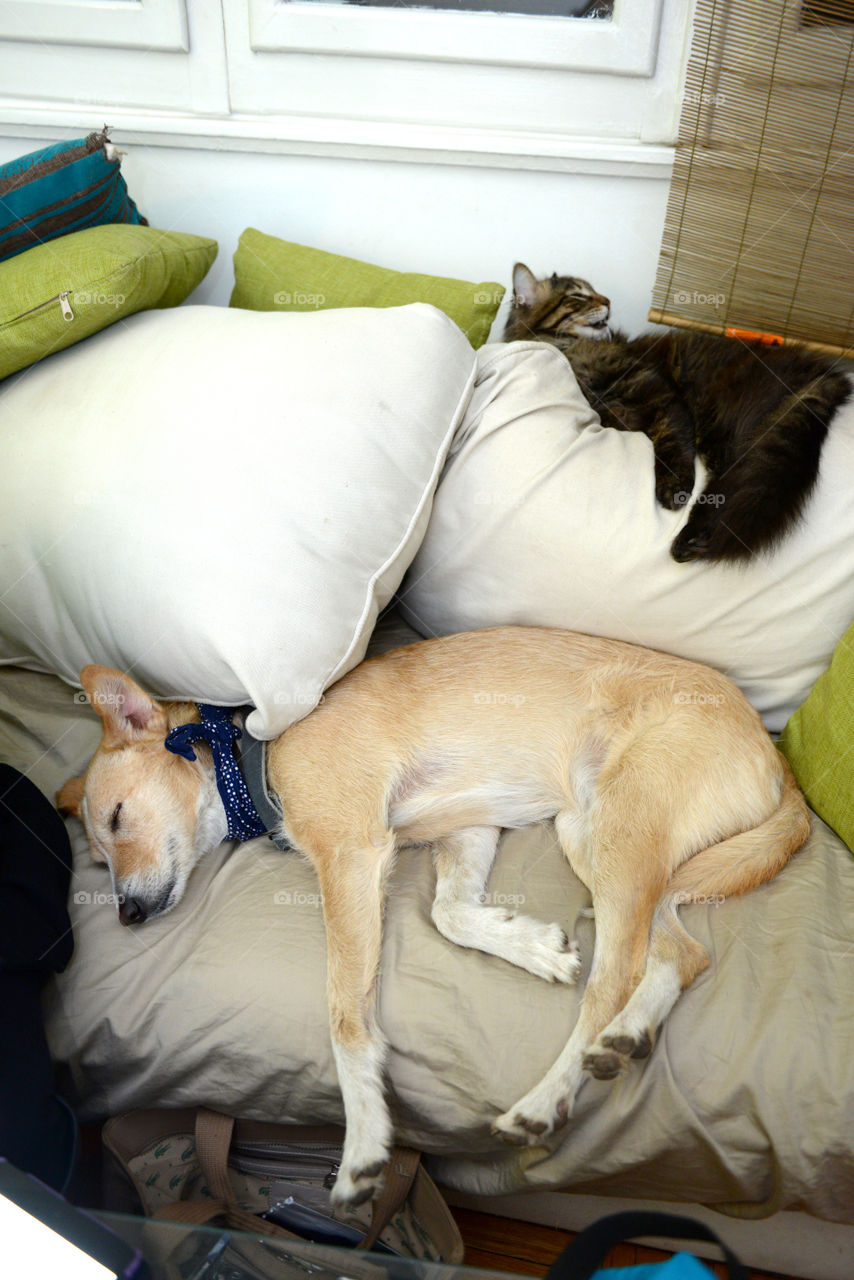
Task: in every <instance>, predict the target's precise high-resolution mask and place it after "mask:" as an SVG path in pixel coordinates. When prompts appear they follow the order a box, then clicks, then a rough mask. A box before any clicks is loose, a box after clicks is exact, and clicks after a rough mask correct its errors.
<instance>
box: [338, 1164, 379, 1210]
mask: <svg viewBox="0 0 854 1280" xmlns="http://www.w3.org/2000/svg"><path fill="white" fill-rule="evenodd" d="M387 1161H388V1156H377V1157H376V1159H374V1160H371V1161H369V1162H368V1163H362V1162H358V1167H354V1166H348V1164H347V1161H346V1160H345V1161H344V1162H343V1163H342V1165H341V1168H340V1169H339V1170H338V1176H337V1178H336V1179H335V1185H334V1187H333V1188H332V1192H331V1194H330V1200H331V1202H332V1207H333V1209H355V1208H356V1206H357V1205H360V1204H364V1202H365V1201H366V1200H370V1199H371V1198H372V1197H373V1196H374V1195H376V1194H377V1192H378V1191H379V1190H380V1188H381V1187H382V1184H383V1170H384V1169H385V1167H386V1163H387Z"/></svg>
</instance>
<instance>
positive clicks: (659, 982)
mask: <svg viewBox="0 0 854 1280" xmlns="http://www.w3.org/2000/svg"><path fill="white" fill-rule="evenodd" d="M677 902H678V899H677V898H674V895H672V894H668V895H667V897H665V898H663V899H662V900H661V902H659V904H658V906H657V907H656V909H655V915H654V917H653V923H652V936H651V939H650V947H649V959H648V960H647V966H646V971H645V973H644V976H643V978H642V979H641V981H640V983H639V985H638V986H637V987H636V988H635V990H634V992H633V993H632V995H631V997H630V999H629V1002H628V1004H627V1005H626V1006H625V1008H624V1009H622V1010H621V1011H620V1012H619V1013H618V1014H617V1016H616V1018H614V1019H613V1021H612V1022H611V1023H610V1024H609V1025H608V1026H607V1027H606V1028H605V1029H604V1031H603V1032H602V1033H601V1035H600V1036H599V1037H598V1039H597V1040H596V1041H595V1043H594V1044H593V1045H591V1047H590V1050H589V1051H588V1053H587V1054H586V1055H585V1058H584V1070H585V1071H589V1072H590V1074H591V1075H594V1076H597V1077H598V1078H600V1079H601V1078H603V1077H607V1076H608V1075H609V1074H613V1072H612V1068H613V1064H614V1054H617V1055H619V1056H620V1057H622V1058H624V1059H627V1058H646V1057H648V1056H649V1054H650V1053H651V1052H652V1046H653V1045H654V1043H655V1036H656V1032H657V1030H658V1028H659V1026H660V1025H661V1023H662V1022H663V1021H664V1019H665V1018H666V1017H667V1015H668V1014H669V1013H670V1010H671V1009H672V1008H673V1006H674V1004H675V1003H676V1001H677V1000H678V999H679V996H680V994H681V993H682V992H683V991H684V990H685V988H686V987H689V986H690V985H691V983H692V982H693V981H694V979H695V978H696V977H697V976H698V975H699V974H701V973H702V972H703V970H704V969H705V968H707V967H708V965H709V954H708V952H707V951H706V948H705V947H704V946H702V945H701V943H699V942H697V941H696V939H694V938H692V937H691V935H690V934H689V933H688V932H687V930H686V929H685V928H684V927H683V925H682V923H681V921H680V920H679V917H678V915H677Z"/></svg>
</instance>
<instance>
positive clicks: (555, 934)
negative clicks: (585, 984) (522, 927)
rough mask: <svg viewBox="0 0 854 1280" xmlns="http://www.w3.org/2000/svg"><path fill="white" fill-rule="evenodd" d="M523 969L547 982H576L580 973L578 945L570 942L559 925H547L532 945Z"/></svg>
mask: <svg viewBox="0 0 854 1280" xmlns="http://www.w3.org/2000/svg"><path fill="white" fill-rule="evenodd" d="M525 967H526V968H527V969H528V970H529V972H530V973H533V974H536V976H537V977H538V978H545V979H546V981H547V982H566V983H573V982H577V981H578V975H579V973H580V972H581V953H580V952H579V949H578V943H577V942H575V941H572V942H571V941H570V940H569V938H568V937H567V936H566V934H565V933H564V931H563V929H562V928H561V927H560V925H559V924H552V925H549V926H548V927H547V928H546V929H545V930H544V931H543V933H542V935H541V936H540V937H539V938H537V939H536V941H535V942H534V943H533V944H532V946H531V951H530V955H529V958H528V963H527V964H526V966H525Z"/></svg>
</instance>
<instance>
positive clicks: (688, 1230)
mask: <svg viewBox="0 0 854 1280" xmlns="http://www.w3.org/2000/svg"><path fill="white" fill-rule="evenodd" d="M635 1236H668V1237H673V1239H675V1240H708V1241H710V1242H711V1243H712V1244H716V1245H717V1246H718V1248H719V1249H720V1250H721V1252H722V1253H723V1255H724V1261H725V1262H726V1265H727V1267H728V1268H729V1275H730V1280H749V1277H748V1274H747V1271H746V1270H745V1269H744V1267H743V1266H742V1264H741V1263H740V1262H739V1260H738V1258H737V1257H736V1256H735V1254H734V1253H733V1252H732V1250H731V1249H729V1248H728V1247H727V1246H726V1245H725V1244H724V1242H723V1240H721V1239H720V1237H719V1236H717V1235H715V1233H714V1231H712V1229H711V1227H707V1226H706V1224H705V1223H704V1222H698V1221H697V1220H696V1219H694V1218H683V1217H680V1216H678V1215H677V1214H673V1213H652V1212H647V1211H646V1210H642V1209H639V1210H634V1211H630V1212H628V1213H612V1214H608V1216H607V1217H605V1218H600V1219H599V1221H598V1222H594V1223H592V1224H591V1225H590V1226H589V1227H586V1228H585V1230H584V1231H582V1232H580V1234H579V1235H577V1236H576V1237H575V1239H574V1240H571V1241H570V1243H569V1244H568V1245H567V1246H566V1248H565V1249H564V1251H563V1253H561V1254H559V1255H558V1257H557V1258H555V1260H554V1262H553V1263H552V1265H551V1267H550V1268H549V1271H548V1274H547V1276H546V1280H589V1278H590V1276H592V1275H593V1273H594V1271H596V1270H597V1268H598V1267H600V1266H601V1264H602V1262H603V1260H604V1258H605V1255H606V1254H607V1252H608V1250H609V1249H611V1248H612V1247H613V1246H614V1245H615V1244H620V1243H621V1242H622V1241H623V1240H631V1239H634V1237H635Z"/></svg>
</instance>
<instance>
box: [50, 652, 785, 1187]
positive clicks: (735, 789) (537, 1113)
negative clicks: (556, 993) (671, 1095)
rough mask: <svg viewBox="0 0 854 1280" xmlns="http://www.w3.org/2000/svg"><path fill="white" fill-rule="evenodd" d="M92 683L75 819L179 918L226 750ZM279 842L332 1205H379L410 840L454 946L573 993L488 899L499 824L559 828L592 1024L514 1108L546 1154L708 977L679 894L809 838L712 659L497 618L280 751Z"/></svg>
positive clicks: (87, 682) (357, 696) (754, 867)
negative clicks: (391, 923) (388, 998)
mask: <svg viewBox="0 0 854 1280" xmlns="http://www.w3.org/2000/svg"><path fill="white" fill-rule="evenodd" d="M80 678H81V682H82V684H83V687H84V689H85V690H86V692H87V694H88V695H89V698H90V701H91V702H92V705H93V706H94V708H95V710H96V711H97V713H98V715H99V716H100V718H101V722H102V733H103V736H102V740H101V743H100V745H99V747H98V750H97V751H96V753H95V756H94V757H93V759H92V762H91V764H90V765H89V769H88V771H87V773H86V775H85V777H84V778H74V779H72V780H71V781H69V782H68V783H66V784H65V786H64V787H63V789H62V790H61V791H60V793H59V796H58V798H57V799H58V804H59V806H60V808H61V809H64V810H66V811H68V812H72V813H74V814H76V815H77V816H79V817H80V818H81V819H82V820H83V822H84V823H85V827H86V832H87V835H88V838H89V842H90V845H91V849H92V854H93V856H94V857H95V858H96V859H98V860H100V861H103V862H105V863H106V864H107V865H108V867H109V869H110V872H111V874H112V877H113V880H114V884H115V889H116V892H117V894H118V895H119V900H120V901H122V900H123V907H122V908H121V911H122V920H123V923H131V922H140V921H142V920H144V919H145V918H146V917H147V916H152V915H155V914H162V913H163V912H164V911H168V910H169V909H170V908H171V907H173V906H174V905H175V903H176V902H178V901H179V899H180V897H181V895H182V893H183V891H184V887H185V885H186V881H187V877H188V875H189V873H190V871H191V869H192V867H193V866H194V865H195V863H196V862H197V861H198V859H199V858H201V857H202V855H203V854H204V853H206V852H207V851H208V850H209V849H212V848H214V847H215V846H216V845H217V844H218V842H219V841H220V840H222V839H223V838H224V837H225V834H226V829H227V828H226V818H225V810H224V808H223V804H222V801H221V799H220V795H219V791H218V787H217V783H216V779H215V776H214V772H215V771H214V766H213V762H212V757H211V753H210V751H209V750H208V749H207V748H206V747H204V746H199V748H198V752H197V753H196V754H195V755H194V753H193V752H190V753H189V755H190V756H192V757H193V758H192V759H187V758H184V757H183V756H181V755H177V754H174V753H173V752H172V751H171V750H166V749H165V746H164V740H165V739H166V737H167V735H169V734H170V732H171V731H172V730H174V729H175V728H176V727H177V726H185V725H186V724H187V723H190V724H192V722H193V721H198V719H199V712H198V709H197V708H196V707H194V706H193V705H192V704H187V703H174V702H165V703H163V704H161V703H158V702H156V701H155V700H154V699H152V698H151V697H149V696H148V694H146V693H145V692H144V691H143V690H142V689H141V688H140V687H139V685H137V684H136V683H134V681H133V680H131V679H129V678H128V677H127V676H125V675H123V674H122V673H121V672H120V671H115V670H111V669H108V668H105V667H98V666H88V667H85V668H84V669H83V671H82V672H81V677H80ZM267 781H268V784H269V786H270V787H271V788H272V789H273V790H274V791H275V793H276V794H277V795H278V797H279V798H280V800H281V803H282V806H283V811H284V823H283V829H284V834H285V835H286V837H287V838H288V840H289V841H290V842H291V844H292V845H293V846H294V847H295V848H296V849H298V850H300V851H301V852H302V853H304V854H305V855H306V856H307V857H308V858H309V859H310V860H311V862H312V864H313V866H314V868H315V870H316V872H317V876H318V880H319V881H320V888H321V891H322V898H323V910H324V918H325V924H326V936H327V950H328V996H329V1016H330V1023H331V1033H332V1044H333V1049H334V1054H335V1062H336V1066H337V1070H338V1077H339V1081H340V1085H341V1092H342V1095H343V1101H344V1109H345V1115H346V1125H347V1129H346V1142H345V1147H344V1154H343V1159H342V1164H341V1169H340V1173H339V1175H338V1179H337V1182H336V1185H335V1190H334V1192H333V1198H334V1201H335V1202H336V1203H337V1204H339V1205H342V1206H343V1205H355V1204H358V1203H359V1202H361V1201H363V1200H365V1199H367V1198H369V1197H370V1196H371V1195H373V1194H374V1192H375V1191H376V1190H377V1188H378V1186H379V1184H380V1181H381V1175H382V1168H383V1165H384V1163H385V1161H386V1159H387V1158H388V1155H389V1151H390V1148H391V1144H392V1123H391V1117H390V1114H389V1110H388V1107H387V1105H386V1101H385V1098H384V1093H383V1067H384V1060H385V1057H386V1042H385V1040H384V1037H383V1034H382V1030H381V1028H380V1027H379V1026H378V1024H377V1019H376V1010H375V992H376V983H377V972H378V968H379V962H380V950H381V945H382V937H381V934H382V916H383V907H384V899H385V892H386V889H385V886H386V882H387V877H388V874H389V871H390V869H391V866H392V862H393V860H394V857H395V853H396V851H397V849H398V848H399V846H400V845H402V844H429V845H431V846H432V848H433V857H434V860H435V866H436V895H435V900H434V903H433V907H432V918H433V921H434V923H435V925H436V927H437V929H439V931H440V932H441V933H442V934H444V936H445V937H446V938H449V939H450V940H451V941H452V942H454V943H457V944H458V945H459V946H463V947H475V948H478V949H479V950H481V951H485V952H489V953H490V954H492V955H495V956H499V957H501V958H502V959H503V960H507V961H509V962H510V963H511V964H515V965H519V966H521V967H522V968H523V969H527V970H528V971H529V972H530V973H533V974H536V975H537V976H538V977H541V978H546V979H548V980H551V981H558V982H573V981H575V979H576V978H577V976H578V971H579V967H580V962H579V957H578V948H577V946H576V945H575V944H574V943H572V942H569V941H568V939H567V937H566V935H565V934H564V932H563V930H562V929H561V928H560V927H559V926H558V925H556V924H546V923H544V922H542V921H540V920H535V919H532V918H531V917H528V916H524V915H513V914H509V913H508V912H506V911H504V910H502V909H500V908H497V907H491V906H488V905H485V897H486V895H485V892H484V891H485V888H486V884H487V881H488V877H489V874H490V869H491V867H492V863H493V859H494V857H495V851H496V846H497V844H498V840H499V836H500V834H501V830H502V828H504V827H522V826H526V825H528V824H529V823H535V822H540V821H543V820H545V819H553V820H554V825H555V830H556V833H557V838H558V840H559V841H560V844H561V846H562V848H563V850H564V853H565V854H566V856H567V858H568V859H569V862H570V865H571V866H572V868H573V870H574V871H575V872H576V874H577V875H578V876H579V877H580V878H581V880H582V881H583V882H584V883H585V884H586V885H587V886H588V888H589V889H590V891H591V893H592V896H593V907H594V911H595V916H596V943H595V951H594V958H593V967H592V970H591V973H590V978H589V980H588V982H587V986H586V990H585V993H584V999H583V1001H582V1004H581V1009H580V1013H579V1016H578V1021H577V1023H576V1026H575V1028H574V1030H573V1032H572V1034H571V1036H570V1038H569V1041H568V1043H567V1045H566V1047H565V1049H564V1050H563V1051H562V1053H561V1054H560V1056H559V1057H558V1059H557V1061H556V1062H555V1063H554V1065H553V1066H552V1067H551V1069H550V1070H549V1072H548V1073H547V1074H546V1076H545V1077H544V1079H542V1080H541V1081H539V1082H538V1083H537V1084H535V1085H534V1087H533V1088H532V1089H531V1090H530V1091H529V1093H528V1094H526V1096H525V1097H524V1098H522V1099H521V1100H520V1101H519V1102H517V1103H516V1105H515V1106H513V1107H511V1108H510V1110H509V1111H508V1112H506V1114H504V1115H502V1116H499V1117H498V1118H497V1119H496V1121H495V1125H494V1131H495V1132H496V1133H497V1134H500V1135H501V1136H502V1137H504V1138H506V1139H507V1140H508V1141H511V1142H518V1143H531V1144H535V1143H536V1144H540V1143H543V1142H544V1141H547V1140H548V1139H549V1137H550V1135H552V1134H554V1132H555V1131H556V1130H558V1129H559V1128H560V1127H561V1126H563V1125H565V1124H566V1122H567V1120H568V1119H569V1117H570V1115H571V1113H572V1105H573V1099H574V1097H575V1094H576V1092H577V1090H578V1087H579V1085H580V1083H581V1081H582V1079H583V1076H584V1072H589V1073H590V1074H591V1075H593V1076H595V1077H597V1078H599V1079H610V1078H612V1077H614V1076H616V1075H617V1074H619V1073H620V1072H621V1071H622V1070H624V1069H625V1068H626V1067H627V1065H628V1060H629V1059H630V1058H642V1057H645V1056H646V1055H647V1054H649V1052H650V1051H651V1048H652V1045H653V1040H654V1036H655V1034H656V1030H657V1028H658V1026H659V1024H660V1023H661V1021H662V1019H663V1018H664V1017H665V1016H666V1015H667V1013H668V1012H669V1011H670V1009H671V1008H672V1007H673V1005H674V1003H675V1001H676V999H677V997H678V996H679V993H680V991H682V990H683V989H684V988H685V987H687V986H688V985H689V984H690V983H691V982H692V981H693V980H694V978H695V977H696V976H697V974H698V973H700V972H701V971H702V970H703V969H704V968H705V967H706V966H707V965H708V963H709V957H708V955H707V953H706V951H705V949H704V948H703V947H702V946H701V945H700V944H699V943H698V942H696V941H695V940H694V939H693V938H691V937H690V936H689V934H688V933H687V932H686V931H685V929H684V928H683V926H682V924H681V923H680V921H679V918H678V912H677V907H678V904H679V903H680V902H689V901H692V900H693V901H708V900H710V899H714V900H718V899H719V898H720V897H721V896H723V897H726V896H729V895H731V894H740V893H744V892H745V891H746V890H749V889H752V888H753V887H754V886H756V885H758V884H761V883H762V882H763V881H765V880H769V879H770V878H771V877H772V876H773V875H774V874H775V873H776V872H777V871H779V870H780V868H781V867H782V866H783V865H784V864H785V863H786V861H787V860H788V859H789V858H790V857H791V855H792V854H793V853H794V852H795V851H796V850H797V849H799V848H800V846H801V845H802V844H803V843H804V841H805V840H806V838H807V835H808V832H809V818H808V811H807V807H806V804H805V802H804V799H803V797H802V796H801V794H800V792H799V791H798V789H797V786H796V784H795V781H794V778H793V777H792V774H791V771H790V769H789V766H788V764H787V763H786V761H785V759H784V758H783V757H782V756H781V755H780V753H779V752H778V751H777V750H776V748H775V747H774V745H773V743H772V742H771V740H770V738H769V737H768V734H767V733H766V732H765V730H764V728H763V726H762V723H761V721H760V719H759V716H758V715H757V714H756V712H755V711H754V710H753V708H752V707H751V706H750V705H749V703H748V702H747V700H746V699H745V698H744V696H743V695H742V694H741V693H740V692H739V690H738V689H737V688H736V687H735V685H733V684H732V683H731V682H730V681H729V680H727V679H726V678H725V677H724V676H722V675H720V674H719V673H718V672H716V671H713V670H711V669H709V668H707V667H703V666H699V665H697V664H695V663H691V662H687V661H685V660H683V659H680V658H674V657H669V656H666V655H664V654H661V653H656V652H653V651H652V650H648V649H642V648H638V647H636V646H634V645H630V644H624V643H622V642H619V641H615V640H603V639H596V638H592V637H588V636H582V635H576V634H574V633H572V632H568V631H560V630H556V629H552V628H533V627H496V628H494V629H491V630H486V631H475V632H465V633H462V634H458V635H452V636H447V637H443V638H440V639H435V640H425V641H422V642H420V643H417V644H413V645H410V646H408V647H405V648H402V649H395V650H392V651H391V652H388V653H384V654H382V655H381V656H379V657H376V658H371V659H369V660H368V661H366V662H363V663H362V664H361V665H360V666H358V667H356V668H355V669H354V670H353V671H351V672H350V673H349V674H348V675H347V676H345V677H344V678H343V679H342V680H340V681H339V682H338V683H337V684H335V685H334V686H333V687H332V688H331V689H330V690H328V691H327V693H326V695H325V698H324V700H323V702H322V703H321V704H320V705H319V706H318V707H317V708H316V709H315V710H314V711H312V712H311V714H310V715H308V716H306V718H305V719H303V720H300V721H299V722H298V723H296V724H294V725H292V726H291V727H290V728H289V729H288V730H287V731H286V732H285V733H283V734H282V735H281V737H279V738H278V739H277V740H276V741H275V742H272V743H269V744H268V755H267Z"/></svg>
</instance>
